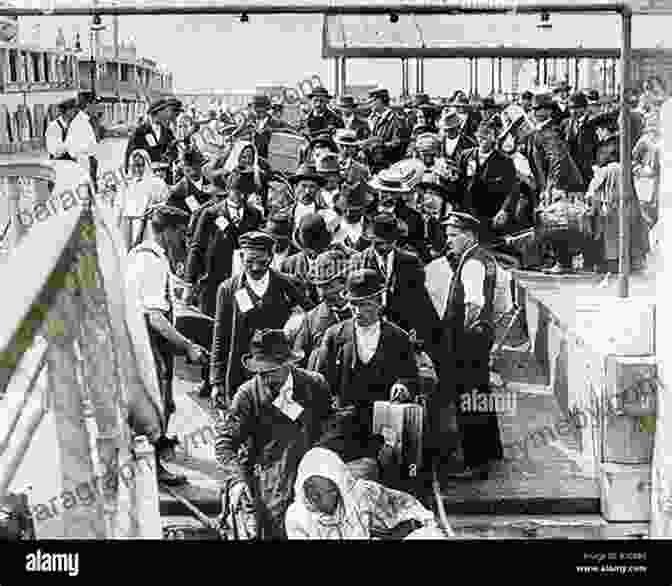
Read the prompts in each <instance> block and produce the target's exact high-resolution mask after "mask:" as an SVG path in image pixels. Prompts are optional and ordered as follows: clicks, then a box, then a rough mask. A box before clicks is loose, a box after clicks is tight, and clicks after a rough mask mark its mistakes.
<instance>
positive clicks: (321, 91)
mask: <svg viewBox="0 0 672 586" xmlns="http://www.w3.org/2000/svg"><path fill="white" fill-rule="evenodd" d="M306 97H307V98H308V99H309V100H312V99H313V98H324V99H325V100H331V98H332V97H333V96H332V95H331V94H330V93H329V92H328V91H327V90H326V88H323V87H321V86H319V87H316V88H313V91H312V92H310V93H309V94H308V95H307V96H306Z"/></svg>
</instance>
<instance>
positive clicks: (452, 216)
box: [441, 212, 481, 232]
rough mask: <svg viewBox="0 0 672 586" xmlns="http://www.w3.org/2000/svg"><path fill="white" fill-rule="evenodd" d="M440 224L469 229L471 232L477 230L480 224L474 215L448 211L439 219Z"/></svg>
mask: <svg viewBox="0 0 672 586" xmlns="http://www.w3.org/2000/svg"><path fill="white" fill-rule="evenodd" d="M441 224H442V225H443V226H453V227H454V228H458V229H460V230H471V231H472V232H478V230H479V228H480V225H481V223H480V222H479V221H478V220H477V219H476V218H474V216H472V215H471V214H467V213H464V212H450V213H449V214H447V215H446V217H445V218H444V219H443V220H441Z"/></svg>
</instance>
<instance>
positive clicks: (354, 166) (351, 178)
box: [340, 156, 371, 185]
mask: <svg viewBox="0 0 672 586" xmlns="http://www.w3.org/2000/svg"><path fill="white" fill-rule="evenodd" d="M362 159H365V157H364V156H362ZM340 168H341V176H342V177H343V178H344V180H345V182H346V183H350V184H351V185H356V184H357V183H359V182H360V181H362V182H364V183H366V182H367V181H368V180H369V179H370V177H371V171H370V170H369V167H368V165H366V164H365V163H363V162H362V161H361V160H359V161H357V160H353V159H348V160H347V161H341V163H340Z"/></svg>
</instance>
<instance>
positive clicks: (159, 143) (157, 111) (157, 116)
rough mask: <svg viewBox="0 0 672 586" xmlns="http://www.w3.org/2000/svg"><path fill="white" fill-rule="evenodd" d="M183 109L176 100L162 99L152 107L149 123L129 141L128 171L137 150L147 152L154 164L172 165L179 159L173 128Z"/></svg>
mask: <svg viewBox="0 0 672 586" xmlns="http://www.w3.org/2000/svg"><path fill="white" fill-rule="evenodd" d="M182 109H183V108H182V102H180V101H179V100H178V99H176V98H162V99H160V100H157V101H156V102H154V103H153V104H152V105H151V106H150V108H149V110H148V111H147V113H148V115H149V121H147V122H144V123H143V124H140V125H139V126H138V127H137V128H136V129H135V131H134V132H133V134H132V135H131V137H130V138H129V139H128V147H127V148H126V155H125V156H124V169H125V170H126V171H128V161H129V158H130V156H131V153H132V152H133V151H134V150H136V149H142V150H145V151H147V152H148V153H149V158H150V160H151V161H152V163H165V162H170V163H172V162H173V161H174V160H175V159H176V158H177V142H176V140H175V134H174V133H173V130H172V128H171V126H173V125H174V124H175V121H176V120H177V115H178V114H179V113H180V112H181V111H182Z"/></svg>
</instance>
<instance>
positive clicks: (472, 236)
mask: <svg viewBox="0 0 672 586" xmlns="http://www.w3.org/2000/svg"><path fill="white" fill-rule="evenodd" d="M442 223H443V225H444V228H445V239H446V247H445V253H444V255H443V256H441V257H439V258H437V259H436V260H434V261H433V262H432V263H430V264H429V265H427V267H426V273H427V279H426V287H427V291H428V292H429V295H430V297H431V299H432V303H433V305H434V308H435V310H436V314H437V315H438V317H439V319H440V322H441V325H440V330H441V336H440V338H439V340H440V343H439V344H437V346H436V347H437V352H436V354H435V364H436V366H437V368H438V373H439V381H440V386H441V392H440V393H437V394H436V396H435V399H436V401H435V402H434V404H433V405H432V407H431V408H432V410H433V414H434V415H436V413H437V411H438V410H440V409H443V408H446V407H447V406H448V405H449V403H450V402H453V404H456V406H457V424H458V428H459V432H460V435H461V440H462V448H463V452H464V469H463V470H457V471H456V470H455V464H456V462H454V461H452V460H453V457H454V455H453V454H451V453H450V449H451V448H453V447H454V444H452V443H450V442H449V443H448V445H445V443H444V442H441V441H440V437H441V432H442V431H444V430H440V429H436V430H435V431H436V432H437V435H435V437H434V441H433V447H434V450H435V451H434V457H435V461H434V464H435V465H436V466H437V467H438V472H440V473H445V472H446V471H447V470H450V471H451V473H455V474H457V475H458V476H463V477H467V478H472V477H474V476H475V475H478V476H481V477H485V476H487V474H488V472H489V470H490V467H491V465H492V463H493V462H495V461H497V460H500V459H501V458H502V455H503V449H502V443H501V439H500V434H499V427H498V424H497V414H496V413H493V412H489V411H487V410H479V411H478V412H474V411H473V410H472V411H470V410H468V409H467V407H468V405H467V404H466V403H463V402H462V401H461V400H460V397H461V395H463V394H464V393H467V394H469V393H471V392H472V390H473V389H476V391H477V392H478V393H479V394H482V395H484V396H486V398H487V396H488V395H489V394H490V392H491V391H490V387H489V381H490V369H489V361H490V350H491V348H492V344H493V341H494V325H493V307H494V295H495V284H496V274H497V265H496V262H495V260H494V258H493V257H492V255H490V254H489V253H488V252H487V251H486V250H485V249H484V248H483V247H482V246H481V245H480V244H479V241H478V234H479V232H480V227H479V225H478V224H479V222H478V219H477V218H475V217H473V216H471V215H469V214H465V213H460V212H451V213H449V214H448V216H447V217H446V218H445V219H444V221H443V222H442ZM485 402H486V404H488V405H489V404H490V402H489V401H485ZM434 420H436V418H435V419H434Z"/></svg>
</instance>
